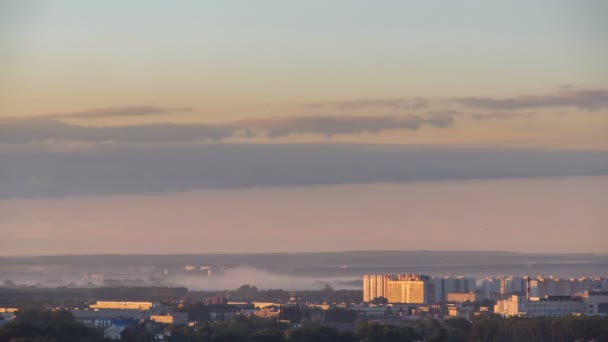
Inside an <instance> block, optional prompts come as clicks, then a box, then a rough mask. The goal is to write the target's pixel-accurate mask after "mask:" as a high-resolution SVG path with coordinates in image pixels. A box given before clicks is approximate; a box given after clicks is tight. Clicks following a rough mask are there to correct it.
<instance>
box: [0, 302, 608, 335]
mask: <svg viewBox="0 0 608 342" xmlns="http://www.w3.org/2000/svg"><path fill="white" fill-rule="evenodd" d="M170 331H171V336H170V337H169V340H170V341H179V342H191V341H192V342H195V341H205V342H219V341H237V342H238V341H243V342H245V341H248V342H262V341H271V342H272V341H276V342H312V341H321V342H323V341H328V342H329V341H342V342H354V341H366V342H383V341H404V342H407V341H428V342H444V341H445V342H459V341H461V342H466V341H470V342H477V341H480V342H481V341H484V342H485V341H490V342H493V341H495V342H515V341H533V342H544V341H551V342H562V341H564V342H566V341H581V342H582V341H597V342H602V341H608V317H587V316H580V317H574V316H567V317H559V318H508V319H505V318H502V317H499V316H493V315H488V316H482V317H477V318H475V319H474V320H473V321H472V322H469V321H467V320H465V319H462V318H449V319H446V320H445V321H439V320H436V319H430V318H426V319H420V320H417V321H413V322H407V323H403V324H399V325H385V324H379V323H374V322H363V323H360V324H358V325H357V326H356V328H354V329H351V330H348V331H340V330H338V329H336V328H335V327H331V326H324V325H322V324H321V323H319V322H315V321H309V320H305V321H304V323H303V324H302V325H301V326H300V327H298V328H292V325H291V324H288V323H284V322H281V321H278V320H273V319H262V318H258V317H246V316H235V317H232V318H230V319H226V320H223V321H220V322H214V323H207V324H204V325H200V326H194V327H190V326H174V327H172V328H170ZM102 338H103V334H102V332H101V331H100V330H96V329H94V328H88V327H85V326H84V325H82V324H79V323H77V322H75V321H74V317H73V316H72V314H71V313H70V312H68V311H48V310H40V309H22V310H20V311H19V312H18V313H17V315H16V319H15V320H13V321H11V322H8V323H5V324H4V325H2V326H1V327H0V342H4V341H67V342H70V341H83V342H84V341H101V340H102ZM121 340H122V341H142V342H145V341H151V340H152V333H150V332H149V330H148V329H147V327H146V325H145V324H139V325H133V326H131V327H129V328H127V329H125V330H124V331H123V333H122V339H121Z"/></svg>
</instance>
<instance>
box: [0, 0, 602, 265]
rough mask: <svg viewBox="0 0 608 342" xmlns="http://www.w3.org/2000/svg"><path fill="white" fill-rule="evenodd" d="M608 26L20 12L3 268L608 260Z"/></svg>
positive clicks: (592, 21) (97, 7)
mask: <svg viewBox="0 0 608 342" xmlns="http://www.w3.org/2000/svg"><path fill="white" fill-rule="evenodd" d="M607 11H608V3H606V2H605V1H601V0H586V1H561V0H552V1H549V0H539V1H534V2H530V1H519V0H514V1H507V2H505V1H481V0H479V1H472V0H465V1H459V2H449V3H446V2H445V1H390V0H384V1H373V2H372V1H358V0H349V1H346V0H344V1H340V0H336V1H331V2H328V1H320V0H310V1H306V2H290V1H278V0H275V1H271V0H269V1H262V2H256V3H255V4H253V3H252V2H250V1H221V2H211V1H183V2H179V3H178V4H176V3H171V2H166V1H129V2H123V1H115V0H110V1H102V2H99V1H69V0H64V1H53V0H51V1H45V2H26V1H17V0H8V1H3V2H2V3H0V234H1V235H2V236H3V238H2V240H1V241H0V250H1V251H0V254H5V255H13V254H62V253H150V252H159V253H176V252H187V253H206V252H234V253H237V252H276V251H290V250H297V251H312V252H314V251H338V250H353V249H357V250H361V249H431V250H434V249H436V250H445V249H450V250H488V249H494V250H508V251H523V252H593V253H608V249H607V247H606V246H608V232H607V231H606V229H605V224H604V223H603V222H606V221H607V219H608V218H606V216H605V213H603V212H602V204H604V203H608V198H607V197H608V196H607V195H606V193H608V191H605V190H608V189H606V188H607V187H608V186H607V181H606V176H608V68H607V67H606V60H608V44H605V42H606V41H607V40H608V22H607V21H606V20H605V18H603V17H604V13H606V12H607ZM207 208H212V209H207ZM372 232H373V234H372ZM422 232H425V233H426V234H423V233H422ZM109 236H112V237H120V238H121V241H122V242H116V243H114V244H112V245H110V246H105V245H100V244H97V243H96V241H99V239H102V238H103V237H109ZM144 236H145V238H143V237H144ZM237 236H238V237H241V238H242V240H239V239H236V240H235V237H237ZM472 237H474V238H472ZM237 240H238V241H237ZM134 241H139V242H140V243H137V244H136V243H134Z"/></svg>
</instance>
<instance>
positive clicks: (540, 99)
mask: <svg viewBox="0 0 608 342" xmlns="http://www.w3.org/2000/svg"><path fill="white" fill-rule="evenodd" d="M452 102H454V103H457V104H460V105H464V106H466V107H470V108H478V109H479V108H481V109H490V110H521V109H533V108H543V107H547V108H549V107H574V108H579V109H582V110H587V111H595V110H599V109H601V108H604V107H608V89H578V88H573V87H570V86H568V87H560V88H559V89H558V91H557V93H555V94H548V95H537V96H531V95H522V96H518V97H506V98H492V97H462V98H456V99H452Z"/></svg>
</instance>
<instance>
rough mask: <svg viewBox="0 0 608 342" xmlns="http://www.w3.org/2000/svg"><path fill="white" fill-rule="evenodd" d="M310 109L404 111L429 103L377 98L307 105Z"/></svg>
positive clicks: (426, 105)
mask: <svg viewBox="0 0 608 342" xmlns="http://www.w3.org/2000/svg"><path fill="white" fill-rule="evenodd" d="M306 106H307V107H309V108H319V109H321V108H330V109H338V110H343V111H351V110H352V111H355V110H364V109H372V108H380V109H390V110H404V109H422V108H426V107H428V106H429V101H428V100H427V99H425V98H422V97H413V98H407V97H402V98H377V99H358V100H348V101H335V102H313V103H308V104H306Z"/></svg>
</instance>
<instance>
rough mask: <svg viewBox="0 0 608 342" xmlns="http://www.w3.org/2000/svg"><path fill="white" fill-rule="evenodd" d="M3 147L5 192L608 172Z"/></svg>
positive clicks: (398, 151) (471, 154) (579, 159)
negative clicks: (58, 150) (13, 148)
mask: <svg viewBox="0 0 608 342" xmlns="http://www.w3.org/2000/svg"><path fill="white" fill-rule="evenodd" d="M15 146H16V147H17V148H18V150H12V149H10V148H6V147H5V148H4V149H1V150H0V160H2V162H1V163H0V197H3V198H18V197H56V196H83V195H87V196H88V195H91V196H96V195H115V194H147V193H165V192H174V191H187V190H192V189H238V188H250V187H291V186H315V185H336V184H356V183H373V182H413V181H437V180H465V179H497V178H519V177H562V176H580V175H606V174H608V152H602V151H555V150H551V151H548V150H538V149H530V150H526V149H507V148H453V147H424V146H400V145H363V144H228V143H220V144H179V145H160V146H159V145H156V146H150V145H143V146H142V145H135V144H115V145H99V146H98V147H97V148H94V149H87V150H79V151H69V152H51V151H40V150H37V149H35V148H33V147H32V148H31V149H29V150H26V149H24V147H23V146H19V145H15Z"/></svg>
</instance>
